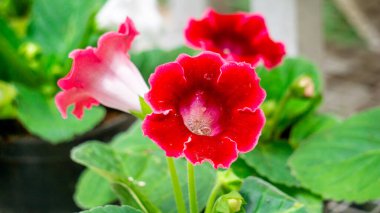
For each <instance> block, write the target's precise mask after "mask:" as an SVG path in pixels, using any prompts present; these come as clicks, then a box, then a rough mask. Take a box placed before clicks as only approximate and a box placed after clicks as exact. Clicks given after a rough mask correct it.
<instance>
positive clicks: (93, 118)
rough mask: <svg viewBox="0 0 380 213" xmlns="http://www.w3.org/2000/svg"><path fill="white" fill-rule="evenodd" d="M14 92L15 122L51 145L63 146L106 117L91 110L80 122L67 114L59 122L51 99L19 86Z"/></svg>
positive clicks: (100, 110) (95, 109) (58, 115)
mask: <svg viewBox="0 0 380 213" xmlns="http://www.w3.org/2000/svg"><path fill="white" fill-rule="evenodd" d="M17 90H18V96H17V104H18V112H19V114H18V119H19V120H20V121H21V123H22V124H23V125H24V127H25V128H26V129H27V130H28V131H29V132H30V133H32V134H34V135H37V136H39V137H41V138H42V139H44V140H47V141H49V142H51V143H55V144H56V143H61V142H67V141H69V140H71V139H73V138H74V137H75V136H76V135H80V134H83V133H85V132H87V131H89V130H91V129H93V128H94V126H95V125H96V124H98V123H99V122H100V121H101V120H103V118H104V116H105V113H106V112H105V109H104V108H102V107H95V108H93V109H91V110H88V111H86V113H85V116H84V117H83V119H82V120H78V119H76V118H74V116H73V115H71V114H70V115H69V117H68V118H67V119H62V117H61V115H60V113H59V112H58V109H57V107H56V106H55V104H54V101H53V99H52V98H46V97H45V96H44V95H43V94H41V93H40V92H38V91H35V90H32V89H29V88H27V87H25V86H22V85H19V84H18V85H17Z"/></svg>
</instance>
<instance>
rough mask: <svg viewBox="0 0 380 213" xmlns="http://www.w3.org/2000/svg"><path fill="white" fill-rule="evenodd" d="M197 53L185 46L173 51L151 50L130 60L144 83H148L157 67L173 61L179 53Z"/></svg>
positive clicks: (133, 56) (133, 55)
mask: <svg viewBox="0 0 380 213" xmlns="http://www.w3.org/2000/svg"><path fill="white" fill-rule="evenodd" d="M197 52H198V51H196V50H194V49H190V48H188V47H185V46H182V47H179V48H176V49H173V50H161V49H153V50H148V51H144V52H140V53H138V54H132V55H131V60H132V61H133V62H134V63H135V65H136V66H137V68H138V69H139V70H140V72H141V74H142V76H143V77H144V79H145V81H146V82H148V79H149V76H150V75H151V74H152V73H153V72H154V70H155V69H156V67H157V66H158V65H161V64H164V63H168V62H171V61H174V60H175V59H176V58H177V57H178V55H179V54H181V53H185V54H189V55H194V54H195V53H197Z"/></svg>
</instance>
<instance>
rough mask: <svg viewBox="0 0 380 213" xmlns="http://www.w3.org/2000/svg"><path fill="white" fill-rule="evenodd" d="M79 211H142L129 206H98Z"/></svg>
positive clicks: (112, 212)
mask: <svg viewBox="0 0 380 213" xmlns="http://www.w3.org/2000/svg"><path fill="white" fill-rule="evenodd" d="M81 213H142V212H141V211H140V210H138V209H135V208H132V207H130V206H111V205H108V206H100V207H96V208H93V209H90V210H87V211H82V212H81Z"/></svg>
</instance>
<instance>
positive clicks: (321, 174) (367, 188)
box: [289, 108, 380, 203]
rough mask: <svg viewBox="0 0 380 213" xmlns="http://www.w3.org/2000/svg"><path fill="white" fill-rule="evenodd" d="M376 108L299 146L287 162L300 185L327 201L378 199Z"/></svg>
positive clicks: (379, 150)
mask: <svg viewBox="0 0 380 213" xmlns="http://www.w3.org/2000/svg"><path fill="white" fill-rule="evenodd" d="M379 120H380V109H378V108H377V109H372V110H369V111H366V112H362V113H359V114H358V115H355V116H352V117H351V118H349V119H347V120H346V121H344V122H342V123H341V124H338V125H335V126H333V127H331V128H328V129H325V130H323V131H320V132H318V133H316V134H314V135H312V136H311V137H309V138H307V139H306V140H305V141H302V142H301V143H300V146H299V148H298V149H297V150H296V151H295V152H294V154H293V155H292V156H291V157H290V159H289V165H290V168H291V170H292V174H294V175H295V177H296V178H297V179H298V180H299V181H300V182H301V184H302V186H304V187H306V188H308V189H310V190H311V191H312V192H315V193H317V194H320V195H322V196H323V197H324V198H327V199H335V200H347V201H354V202H358V203H361V202H366V201H369V200H373V199H378V198H380V190H379V189H380V179H379V177H380V124H379Z"/></svg>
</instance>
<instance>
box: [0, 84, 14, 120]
mask: <svg viewBox="0 0 380 213" xmlns="http://www.w3.org/2000/svg"><path fill="white" fill-rule="evenodd" d="M16 95H17V92H16V88H15V87H14V86H13V85H11V84H8V83H6V82H4V81H1V80H0V119H4V118H14V117H15V116H16V113H17V111H16V109H15V107H14V105H13V101H14V100H15V98H16Z"/></svg>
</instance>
